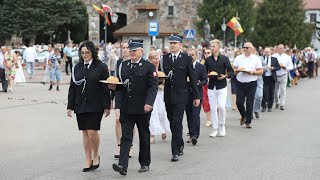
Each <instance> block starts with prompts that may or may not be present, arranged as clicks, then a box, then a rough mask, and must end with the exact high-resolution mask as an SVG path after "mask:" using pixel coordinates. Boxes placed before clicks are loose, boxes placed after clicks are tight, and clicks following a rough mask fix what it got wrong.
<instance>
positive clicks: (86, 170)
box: [82, 160, 100, 172]
mask: <svg viewBox="0 0 320 180" xmlns="http://www.w3.org/2000/svg"><path fill="white" fill-rule="evenodd" d="M99 161H100V160H99ZM99 163H100V162H99ZM92 164H93V160H92V161H91V166H90V167H88V168H83V169H82V172H88V171H91V169H92Z"/></svg>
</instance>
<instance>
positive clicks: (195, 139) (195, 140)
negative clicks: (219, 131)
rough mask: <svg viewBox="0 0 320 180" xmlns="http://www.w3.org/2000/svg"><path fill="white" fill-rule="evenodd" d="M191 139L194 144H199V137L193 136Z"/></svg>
mask: <svg viewBox="0 0 320 180" xmlns="http://www.w3.org/2000/svg"><path fill="white" fill-rule="evenodd" d="M191 141H192V145H194V146H195V145H196V144H197V142H198V140H197V138H195V137H193V138H192V139H191Z"/></svg>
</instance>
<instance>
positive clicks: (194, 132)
mask: <svg viewBox="0 0 320 180" xmlns="http://www.w3.org/2000/svg"><path fill="white" fill-rule="evenodd" d="M201 104H202V101H200V105H199V106H198V107H195V106H194V105H193V96H192V92H191V93H190V92H189V95H188V104H187V105H186V114H187V121H188V129H189V135H190V137H191V138H192V137H194V138H196V139H198V138H199V135H200V111H201Z"/></svg>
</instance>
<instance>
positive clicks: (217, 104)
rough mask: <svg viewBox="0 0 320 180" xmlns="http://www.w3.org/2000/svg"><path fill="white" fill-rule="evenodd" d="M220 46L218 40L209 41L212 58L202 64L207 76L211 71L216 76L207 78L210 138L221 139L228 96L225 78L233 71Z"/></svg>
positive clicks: (223, 132) (223, 131)
mask: <svg viewBox="0 0 320 180" xmlns="http://www.w3.org/2000/svg"><path fill="white" fill-rule="evenodd" d="M221 46H222V43H221V41H219V40H218V39H214V40H212V41H210V48H211V52H212V56H209V57H208V58H207V59H206V62H205V64H204V65H205V66H206V69H207V72H208V74H209V73H210V72H212V71H214V72H215V73H216V76H209V84H208V96H209V104H210V109H211V118H212V127H213V130H212V132H211V134H210V137H216V136H221V137H223V136H225V135H226V130H225V121H226V100H227V94H228V93H227V92H228V88H227V80H226V78H227V77H231V76H232V75H233V69H232V66H231V64H230V61H229V58H228V57H227V56H224V55H222V54H221V53H220V48H221ZM218 111H219V118H218Z"/></svg>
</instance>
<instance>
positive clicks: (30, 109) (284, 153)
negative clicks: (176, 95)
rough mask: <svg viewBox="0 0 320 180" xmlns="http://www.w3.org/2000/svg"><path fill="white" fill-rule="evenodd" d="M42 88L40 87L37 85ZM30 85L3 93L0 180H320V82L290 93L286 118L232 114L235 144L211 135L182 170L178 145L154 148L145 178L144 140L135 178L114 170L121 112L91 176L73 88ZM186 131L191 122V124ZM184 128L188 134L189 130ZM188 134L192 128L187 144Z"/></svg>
mask: <svg viewBox="0 0 320 180" xmlns="http://www.w3.org/2000/svg"><path fill="white" fill-rule="evenodd" d="M33 81H34V82H36V81H37V80H33ZM60 89H61V91H60V92H57V91H55V90H53V91H51V92H49V91H48V85H42V84H40V83H26V84H21V85H19V86H17V87H15V88H14V92H13V93H11V94H7V93H0V146H1V148H0V179H1V180H7V179H8V180H14V179H124V178H125V179H146V180H147V179H148V180H149V179H161V180H162V179H168V180H172V179H175V180H178V179H183V180H189V179H190V180H193V179H197V180H200V179H204V180H207V179H208V180H211V179H236V180H238V179H244V180H246V179H280V180H283V179H290V180H291V179H308V180H309V179H320V133H319V132H320V131H319V127H320V118H319V110H320V108H319V104H318V102H319V99H320V91H319V89H320V80H319V78H316V79H311V80H308V79H304V80H302V81H300V82H299V84H298V86H294V87H291V88H288V90H287V96H288V98H287V106H286V109H285V110H284V111H280V110H274V112H272V113H268V112H266V113H263V114H261V116H262V117H261V119H259V120H254V121H253V123H252V126H253V128H252V129H250V130H249V129H245V128H244V127H241V126H240V125H239V113H238V111H232V110H227V125H226V130H227V136H226V137H224V138H210V137H209V134H210V132H211V128H206V127H204V124H205V120H204V119H205V118H204V117H205V116H204V115H203V114H202V122H201V124H202V126H201V136H200V139H199V143H198V144H197V146H192V145H186V147H185V155H184V156H183V157H181V159H180V161H179V162H174V163H173V162H170V158H171V154H170V139H171V136H169V137H168V140H166V141H162V140H160V138H161V137H157V139H156V144H154V145H152V146H151V153H152V163H151V167H150V172H147V173H144V174H139V173H138V172H137V170H138V169H139V164H138V136H136V138H135V140H134V154H133V158H132V159H131V160H130V164H129V170H128V175H127V177H122V176H121V175H119V174H118V173H116V172H114V171H113V170H112V167H111V166H112V163H115V162H117V161H116V160H114V159H113V155H114V152H115V149H116V141H115V134H114V111H112V114H111V116H109V117H108V118H104V119H103V121H102V126H101V132H100V134H101V147H100V156H101V166H100V168H99V169H97V170H96V171H94V172H89V173H83V172H82V168H83V165H84V150H83V147H82V139H81V138H82V136H81V133H80V132H79V131H78V130H77V123H76V119H75V117H73V118H67V117H66V101H67V91H68V86H67V85H62V86H61V88H60ZM184 123H185V121H184ZM184 127H187V126H186V125H184ZM186 132H187V129H186V128H184V139H185V140H186V139H187V136H186Z"/></svg>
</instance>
